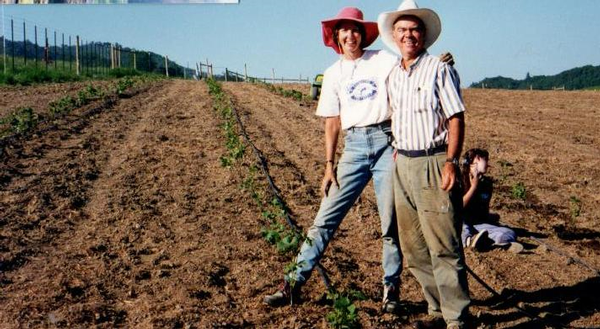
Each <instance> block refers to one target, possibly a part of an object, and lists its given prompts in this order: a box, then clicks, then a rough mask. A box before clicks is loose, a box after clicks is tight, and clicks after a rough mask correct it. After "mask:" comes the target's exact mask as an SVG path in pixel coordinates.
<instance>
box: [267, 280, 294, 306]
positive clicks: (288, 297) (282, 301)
mask: <svg viewBox="0 0 600 329" xmlns="http://www.w3.org/2000/svg"><path fill="white" fill-rule="evenodd" d="M299 297H300V284H299V283H296V285H294V288H291V287H290V284H289V282H287V281H285V282H284V283H283V284H282V285H281V286H280V287H279V290H277V291H276V292H275V293H274V294H272V295H267V296H265V298H264V299H263V302H264V303H265V304H267V305H269V306H271V307H279V306H284V305H287V304H290V305H291V304H293V303H294V302H296V301H298V299H299Z"/></svg>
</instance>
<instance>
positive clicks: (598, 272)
mask: <svg viewBox="0 0 600 329" xmlns="http://www.w3.org/2000/svg"><path fill="white" fill-rule="evenodd" d="M529 238H530V239H532V240H534V241H536V242H538V243H539V244H541V245H544V246H545V247H546V248H548V250H550V251H554V252H555V253H557V254H559V255H561V256H563V257H566V258H567V259H568V260H569V261H571V262H574V263H577V264H579V265H581V266H583V267H585V268H587V269H589V270H591V271H592V272H594V273H595V274H596V275H597V276H600V271H599V270H598V269H596V268H595V267H593V266H591V265H590V264H588V263H587V262H585V261H584V260H582V259H580V258H578V257H575V256H571V255H569V254H567V253H566V252H564V251H562V250H560V249H559V248H557V247H554V246H552V245H550V244H548V243H547V242H545V241H542V240H541V239H538V238H536V237H534V236H529ZM465 268H466V269H467V272H468V273H469V274H471V276H472V277H473V278H474V279H475V281H477V282H478V283H479V284H481V285H482V286H483V287H484V288H485V289H486V290H487V291H489V292H490V293H491V294H492V295H494V297H496V298H498V299H499V301H500V302H506V300H507V298H506V297H503V296H502V295H501V294H499V293H498V292H497V291H496V290H494V289H493V288H492V287H490V286H489V285H488V284H487V283H486V282H485V281H483V279H482V278H480V277H479V276H478V275H477V274H475V272H473V270H472V269H471V268H470V267H469V266H465ZM514 308H516V309H517V310H518V311H519V312H521V313H523V314H525V315H526V316H527V317H529V318H530V319H531V320H534V321H542V319H541V318H540V317H538V316H537V315H535V314H532V313H530V312H528V311H527V310H525V309H523V308H522V307H520V306H519V305H514ZM561 325H562V324H561ZM562 326H563V327H564V328H574V327H572V326H567V325H562Z"/></svg>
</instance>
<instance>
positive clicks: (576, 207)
mask: <svg viewBox="0 0 600 329" xmlns="http://www.w3.org/2000/svg"><path fill="white" fill-rule="evenodd" d="M569 209H570V211H571V219H575V218H577V217H579V215H581V200H579V198H577V197H576V196H571V197H570V198H569Z"/></svg>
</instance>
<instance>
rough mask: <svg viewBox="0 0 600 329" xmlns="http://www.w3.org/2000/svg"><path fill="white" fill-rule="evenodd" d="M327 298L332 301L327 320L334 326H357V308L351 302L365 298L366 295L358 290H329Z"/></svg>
mask: <svg viewBox="0 0 600 329" xmlns="http://www.w3.org/2000/svg"><path fill="white" fill-rule="evenodd" d="M327 299H328V300H331V301H332V302H333V311H331V312H329V313H328V314H327V322H328V323H329V325H330V326H332V327H334V328H357V327H359V323H358V310H357V309H356V305H354V304H353V302H354V301H356V300H365V299H366V296H365V295H364V294H363V293H362V292H360V291H354V290H351V291H349V292H341V293H338V292H334V291H330V292H329V293H328V294H327Z"/></svg>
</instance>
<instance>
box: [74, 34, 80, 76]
mask: <svg viewBox="0 0 600 329" xmlns="http://www.w3.org/2000/svg"><path fill="white" fill-rule="evenodd" d="M75 70H76V71H77V75H80V74H81V67H80V63H79V36H76V37H75Z"/></svg>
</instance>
